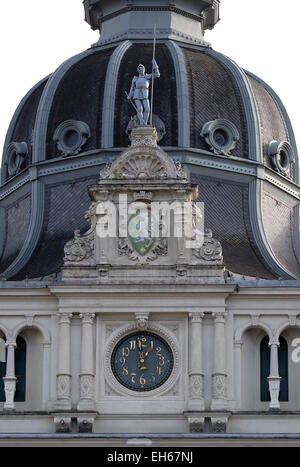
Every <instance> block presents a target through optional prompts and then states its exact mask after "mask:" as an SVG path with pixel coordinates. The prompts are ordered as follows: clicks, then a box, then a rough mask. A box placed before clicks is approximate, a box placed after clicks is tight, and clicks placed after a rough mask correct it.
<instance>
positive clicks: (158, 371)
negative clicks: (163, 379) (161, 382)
mask: <svg viewBox="0 0 300 467" xmlns="http://www.w3.org/2000/svg"><path fill="white" fill-rule="evenodd" d="M156 371H157V374H158V376H160V375H161V367H160V366H158V367H156Z"/></svg>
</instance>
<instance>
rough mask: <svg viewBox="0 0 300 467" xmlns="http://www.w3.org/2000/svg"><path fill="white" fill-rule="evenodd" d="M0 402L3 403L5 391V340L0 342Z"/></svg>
mask: <svg viewBox="0 0 300 467" xmlns="http://www.w3.org/2000/svg"><path fill="white" fill-rule="evenodd" d="M0 348H1V350H0V402H5V391H4V381H3V378H4V376H5V375H6V350H5V339H3V338H1V342H0Z"/></svg>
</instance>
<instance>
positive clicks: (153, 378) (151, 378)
mask: <svg viewBox="0 0 300 467" xmlns="http://www.w3.org/2000/svg"><path fill="white" fill-rule="evenodd" d="M149 382H150V383H155V374H154V373H150V380H149Z"/></svg>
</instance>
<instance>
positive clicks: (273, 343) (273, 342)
mask: <svg viewBox="0 0 300 467" xmlns="http://www.w3.org/2000/svg"><path fill="white" fill-rule="evenodd" d="M269 347H280V342H279V341H278V340H270V341H269Z"/></svg>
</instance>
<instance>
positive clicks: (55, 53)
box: [0, 0, 300, 151]
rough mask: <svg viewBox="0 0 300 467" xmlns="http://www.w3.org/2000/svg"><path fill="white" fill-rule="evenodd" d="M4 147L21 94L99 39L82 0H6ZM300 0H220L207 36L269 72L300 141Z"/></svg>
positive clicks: (2, 19)
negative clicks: (217, 17)
mask: <svg viewBox="0 0 300 467" xmlns="http://www.w3.org/2000/svg"><path fill="white" fill-rule="evenodd" d="M0 11H1V14H0V36H1V37H0V40H1V42H0V43H1V60H2V67H1V68H2V73H1V77H0V83H1V86H0V93H1V96H0V102H1V113H0V146H1V151H2V147H3V144H4V138H5V134H6V131H7V128H8V125H9V122H10V119H11V118H12V115H13V112H14V110H15V109H16V107H17V105H18V103H19V101H20V100H21V99H22V97H23V96H24V95H25V94H26V92H27V91H28V90H29V89H30V88H31V87H32V86H33V85H34V84H35V83H37V82H38V81H39V80H40V79H41V78H43V77H44V76H46V75H48V74H49V73H51V72H52V71H54V70H55V69H56V68H57V67H58V66H59V65H60V64H61V63H62V62H63V61H64V60H66V59H67V58H69V57H71V56H72V55H75V54H77V53H78V52H81V51H82V50H85V49H87V48H88V47H89V46H90V44H92V43H94V42H96V40H97V38H98V33H97V31H96V32H94V31H92V30H91V29H90V28H89V25H88V24H87V23H85V22H84V20H83V16H84V13H83V6H82V0H11V1H9V2H3V1H2V2H1V7H0ZM299 14H300V1H299V0H289V1H283V0H221V22H220V23H219V24H218V25H217V26H216V27H215V29H214V30H213V31H209V32H208V33H207V34H206V39H207V40H208V41H210V42H211V43H212V45H213V47H214V48H215V49H216V50H218V51H220V52H222V53H224V54H225V55H228V56H229V57H231V58H232V59H233V60H235V61H236V62H237V63H238V64H239V65H241V66H242V67H244V68H246V69H248V70H249V71H252V72H253V73H255V74H256V75H258V76H260V77H261V78H262V79H264V80H265V81H266V82H267V83H268V84H269V85H270V86H272V87H273V88H274V90H275V91H276V92H277V94H279V96H280V97H281V99H282V100H283V103H284V104H285V106H286V108H287V110H288V112H289V114H290V117H291V120H292V124H293V127H294V131H295V134H296V138H297V141H298V142H299V141H300V108H299V94H300V92H299V67H300V65H299V52H298V46H299V38H300V31H299Z"/></svg>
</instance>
